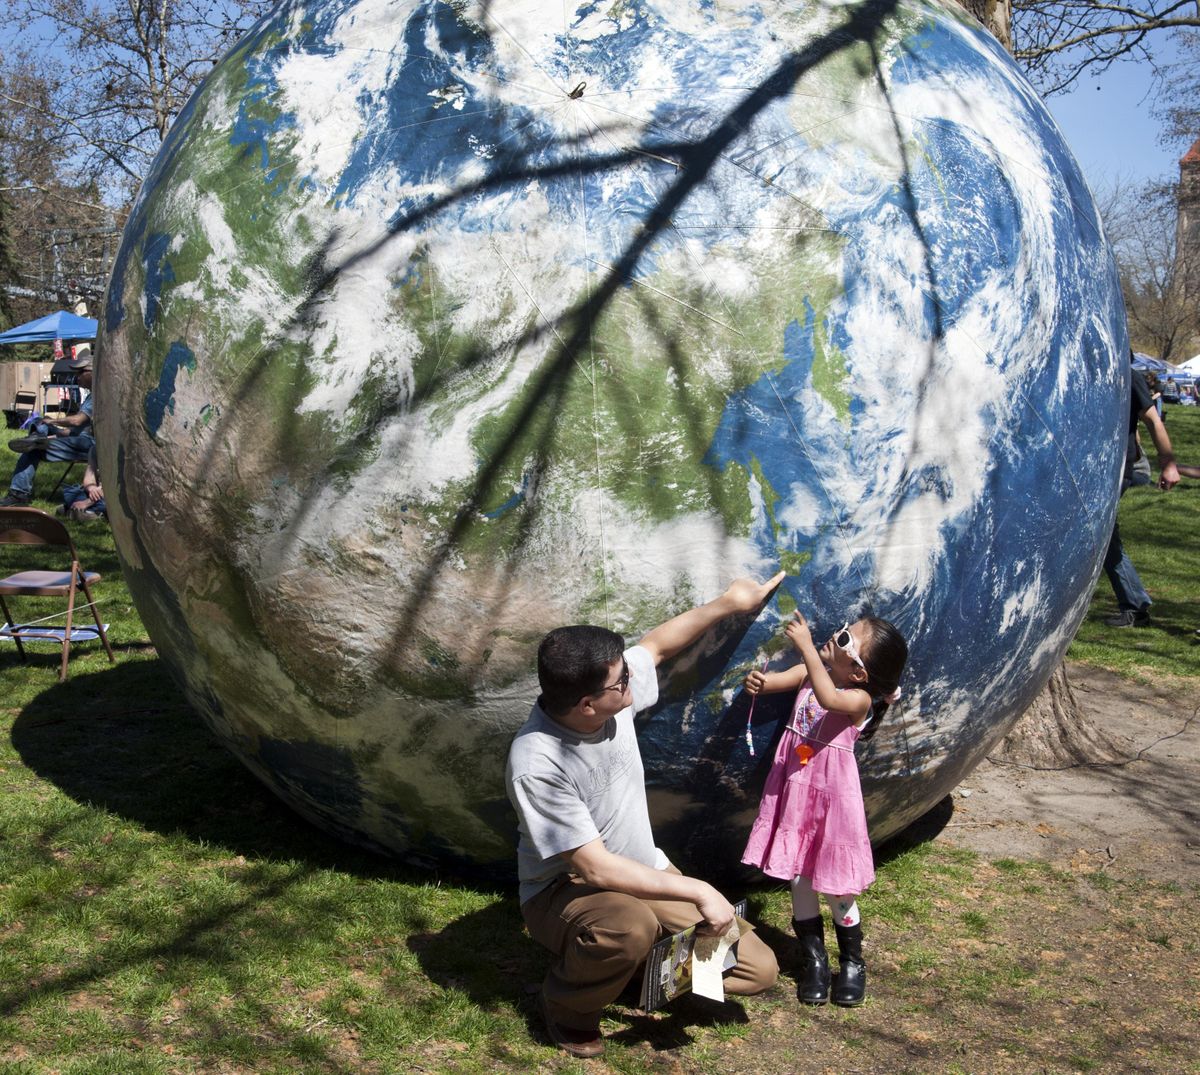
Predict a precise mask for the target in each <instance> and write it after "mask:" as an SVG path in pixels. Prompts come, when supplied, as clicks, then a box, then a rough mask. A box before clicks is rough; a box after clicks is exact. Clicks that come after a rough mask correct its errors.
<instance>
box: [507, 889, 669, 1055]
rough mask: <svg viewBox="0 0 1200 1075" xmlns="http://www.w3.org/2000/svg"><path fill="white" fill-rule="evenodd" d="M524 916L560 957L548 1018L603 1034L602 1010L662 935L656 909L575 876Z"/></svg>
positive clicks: (548, 995)
mask: <svg viewBox="0 0 1200 1075" xmlns="http://www.w3.org/2000/svg"><path fill="white" fill-rule="evenodd" d="M521 914H522V916H523V917H524V919H525V924H526V926H528V927H529V932H530V934H531V935H532V937H533V939H534V940H535V941H537V942H538V943H539V944H541V945H543V946H544V947H546V948H548V949H550V951H551V952H553V953H554V954H555V955H556V956H557V957H558V958H557V960H556V962H555V963H554V964H553V965H552V966H551V968H550V970H549V971H548V972H547V974H546V978H545V980H544V982H543V983H542V996H543V997H544V1001H545V1007H546V1014H547V1016H548V1018H549V1019H551V1020H553V1021H554V1022H555V1023H559V1024H561V1025H562V1026H564V1027H568V1028H571V1029H574V1030H578V1031H585V1032H590V1033H591V1034H592V1035H593V1036H596V1037H598V1035H599V1028H600V1013H601V1012H602V1011H603V1010H604V1008H605V1007H607V1006H608V1005H609V1004H611V1003H612V1002H613V1001H614V1000H616V998H617V997H618V996H619V995H620V993H621V990H622V989H624V988H625V986H626V985H627V984H628V982H629V979H630V978H632V977H633V973H634V971H636V970H637V968H638V967H639V966H640V965H641V964H642V963H643V962H644V961H645V959H646V954H647V953H648V952H649V951H650V946H651V945H653V944H654V942H655V941H656V940H657V939H658V920H657V919H656V918H655V916H654V914H653V912H652V911H651V910H650V909H649V907H647V905H646V904H644V903H643V902H642V901H641V900H639V899H636V898H635V897H633V896H626V895H623V894H622V893H619V892H609V891H607V890H605V889H599V888H593V887H592V886H591V885H588V884H585V883H584V882H583V881H581V880H580V879H579V878H574V877H573V878H564V879H563V880H561V881H557V882H555V883H554V884H552V885H551V886H550V887H549V888H547V889H545V890H543V891H542V892H539V893H538V894H537V895H536V896H534V897H533V898H532V899H531V900H528V901H526V902H525V903H524V904H523V905H522V906H521ZM551 1033H552V1035H553V1029H552V1030H551ZM559 1044H562V1042H559Z"/></svg>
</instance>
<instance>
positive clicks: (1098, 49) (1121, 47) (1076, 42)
mask: <svg viewBox="0 0 1200 1075" xmlns="http://www.w3.org/2000/svg"><path fill="white" fill-rule="evenodd" d="M1195 27H1200V4H1198V3H1197V0H1148V2H1146V3H1143V4H1112V3H1104V2H1102V0H1013V15H1012V31H1013V55H1014V56H1016V58H1017V59H1018V60H1019V61H1020V62H1021V64H1022V66H1023V67H1024V68H1025V71H1026V73H1027V74H1028V75H1029V76H1030V78H1031V80H1032V81H1033V82H1034V84H1035V85H1036V86H1037V87H1038V89H1040V90H1041V91H1042V93H1043V94H1046V95H1050V94H1054V93H1061V92H1063V91H1064V90H1066V89H1068V88H1070V87H1071V86H1072V85H1073V84H1074V83H1075V81H1076V80H1077V79H1078V78H1079V77H1080V76H1081V75H1083V74H1084V73H1085V72H1092V73H1096V72H1100V71H1104V70H1105V69H1107V68H1108V67H1109V65H1111V64H1112V63H1113V62H1115V61H1117V60H1121V59H1138V60H1142V61H1145V62H1148V63H1151V64H1153V63H1154V62H1155V61H1154V56H1153V55H1152V53H1151V51H1150V48H1149V45H1148V42H1147V39H1148V37H1149V36H1150V35H1152V34H1161V33H1171V32H1174V33H1179V32H1180V31H1181V30H1185V29H1188V28H1195Z"/></svg>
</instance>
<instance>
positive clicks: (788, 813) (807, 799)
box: [742, 685, 875, 896]
mask: <svg viewBox="0 0 1200 1075" xmlns="http://www.w3.org/2000/svg"><path fill="white" fill-rule="evenodd" d="M805 729H807V732H806V731H805ZM857 739H858V729H857V728H856V727H855V726H854V724H853V723H852V722H851V720H850V718H849V717H848V716H847V715H846V714H845V713H838V712H837V711H836V710H826V709H823V708H822V707H821V706H820V705H819V704H818V703H817V700H816V698H815V697H813V692H812V688H811V687H809V686H807V685H806V686H804V687H802V688H801V689H800V692H799V693H798V694H797V696H796V704H795V706H794V708H793V709H792V716H791V719H790V720H789V721H788V726H787V730H786V731H785V732H784V733H783V737H782V738H781V739H780V740H779V747H778V748H777V749H776V751H775V762H774V764H773V765H772V766H771V772H770V774H769V775H768V776H767V783H766V786H765V787H764V788H763V795H762V803H761V804H760V805H759V808H758V818H757V819H756V820H755V822H754V827H753V828H752V829H751V830H750V839H749V840H748V841H747V842H746V850H745V852H744V853H743V855H742V861H743V862H744V863H746V865H748V866H757V867H758V868H759V869H760V870H762V871H763V873H765V874H766V875H767V876H768V877H778V878H781V879H783V880H785V881H790V880H791V879H792V878H793V877H797V876H800V877H806V878H808V880H809V882H810V883H811V885H812V887H813V888H814V889H815V890H816V891H817V892H825V893H828V894H829V895H831V896H848V895H857V894H858V893H859V892H862V891H863V889H865V888H866V887H867V886H868V885H869V884H870V883H871V882H872V881H874V880H875V860H874V858H873V857H872V856H871V840H870V837H869V836H868V834H867V814H866V810H865V808H864V807H863V797H862V787H861V785H860V784H859V782H858V762H857V761H855V759H854V744H855V741H856V740H857ZM802 743H806V744H807V745H808V746H809V747H810V748H811V749H812V752H813V753H812V756H811V757H810V758H809V759H808V763H807V764H803V763H802V760H801V758H800V757H799V755H797V753H796V747H797V746H799V745H800V744H802Z"/></svg>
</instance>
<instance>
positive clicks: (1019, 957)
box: [0, 408, 1200, 1075]
mask: <svg viewBox="0 0 1200 1075" xmlns="http://www.w3.org/2000/svg"><path fill="white" fill-rule="evenodd" d="M1168 428H1169V430H1170V431H1171V434H1172V436H1173V437H1174V438H1175V439H1176V441H1177V445H1178V451H1179V455H1180V458H1181V459H1183V460H1185V461H1189V462H1193V461H1194V462H1196V463H1198V464H1200V413H1196V412H1195V411H1191V412H1185V411H1184V410H1183V409H1182V408H1173V409H1172V410H1171V412H1170V418H1169V423H1168ZM0 456H8V457H10V458H5V459H2V460H0V480H3V479H7V477H8V474H9V472H10V470H11V465H12V459H11V453H8V452H7V451H6V450H5V449H2V448H0ZM57 469H58V468H56V467H50V466H46V467H43V468H42V473H41V474H40V475H39V491H42V492H46V491H48V490H49V487H50V486H51V485H52V484H53V481H54V480H55V478H56V477H57V475H56V473H55V471H56V470H57ZM41 506H43V507H46V506H47V505H46V504H45V503H42V504H41ZM1120 511H1121V523H1122V531H1123V533H1124V534H1125V535H1126V541H1127V545H1128V547H1129V549H1130V551H1131V554H1132V556H1133V558H1134V560H1135V562H1136V563H1137V565H1138V567H1139V570H1141V571H1142V574H1143V578H1144V580H1145V582H1146V584H1147V586H1148V588H1149V589H1150V590H1151V592H1152V594H1153V595H1154V597H1155V601H1156V604H1155V610H1154V624H1153V625H1152V626H1151V627H1150V628H1147V629H1138V630H1127V631H1112V630H1110V629H1105V628H1103V627H1102V626H1101V625H1100V620H1101V618H1102V617H1103V616H1104V615H1106V614H1108V613H1109V612H1111V611H1112V610H1113V601H1112V596H1111V592H1110V591H1109V590H1108V588H1107V584H1106V583H1105V582H1104V581H1103V580H1101V582H1100V584H1099V585H1098V587H1097V592H1096V597H1095V599H1094V601H1093V607H1092V610H1091V611H1090V612H1089V614H1088V618H1087V621H1086V623H1085V624H1084V626H1083V629H1082V630H1081V631H1080V636H1079V640H1078V641H1077V642H1076V644H1075V646H1074V647H1073V649H1072V652H1071V656H1072V657H1073V658H1075V659H1079V660H1085V661H1091V662H1093V663H1097V664H1102V665H1105V666H1107V667H1112V668H1114V669H1117V670H1118V671H1120V672H1122V673H1123V674H1126V675H1131V676H1133V675H1143V676H1144V675H1153V674H1154V673H1155V672H1157V671H1169V672H1172V673H1175V674H1181V675H1185V676H1191V677H1196V678H1197V679H1200V645H1198V640H1197V639H1196V637H1195V636H1194V634H1193V632H1194V630H1195V628H1196V627H1197V626H1200V604H1198V603H1197V599H1198V595H1200V581H1198V576H1197V564H1198V563H1200V558H1198V556H1197V552H1198V549H1197V543H1198V541H1200V538H1198V536H1197V535H1198V532H1200V526H1197V522H1198V521H1200V483H1195V482H1188V483H1186V484H1185V486H1184V487H1181V489H1179V490H1177V491H1175V492H1173V493H1171V494H1169V495H1163V494H1159V493H1156V492H1154V491H1153V490H1135V491H1134V492H1132V493H1131V494H1129V495H1128V496H1126V497H1125V498H1124V501H1123V502H1122V504H1121V508H1120ZM72 531H73V533H74V534H75V535H76V538H77V541H78V544H79V547H80V550H81V555H82V558H83V560H84V562H85V564H87V565H88V566H89V567H91V568H93V569H94V570H99V571H100V572H101V573H102V574H104V576H105V581H104V582H102V583H101V584H100V586H99V588H98V592H97V597H98V598H100V599H101V600H102V602H103V603H102V606H101V608H102V613H103V618H104V619H105V621H107V622H109V623H111V624H112V628H111V634H112V640H113V644H114V647H115V649H116V651H117V664H116V665H115V666H112V665H109V663H108V661H107V660H106V659H105V657H104V655H103V653H102V651H101V650H100V649H99V647H98V646H97V645H95V644H89V645H86V646H81V647H80V648H79V649H78V650H77V653H76V656H75V657H73V658H72V662H71V678H70V680H69V681H68V683H67V684H65V685H59V684H58V683H57V682H56V664H57V656H56V653H55V651H53V650H50V649H46V648H44V647H43V648H41V649H40V650H39V654H40V655H39V656H37V657H35V658H34V659H33V660H32V661H31V662H30V664H29V665H27V666H21V665H20V664H18V663H17V661H16V656H15V652H14V651H13V649H12V647H11V646H7V647H6V648H0V683H2V686H3V689H2V691H0V706H2V708H0V722H2V723H3V731H4V735H3V737H0V790H2V793H3V808H2V809H0V1073H22V1075H23V1073H30V1075H33V1073H43V1072H51V1071H59V1072H64V1073H66V1072H70V1073H75V1072H78V1073H89V1075H90V1073H102V1072H113V1073H121V1075H126V1073H137V1072H162V1073H168V1072H254V1073H259V1072H296V1071H303V1072H314V1073H317V1072H320V1073H326V1072H329V1073H340V1072H347V1073H349V1072H391V1071H405V1072H407V1071H427V1072H442V1071H445V1072H491V1071H496V1070H503V1071H513V1072H524V1071H535V1070H536V1071H578V1072H583V1071H620V1072H664V1073H666V1072H692V1071H705V1072H708V1071H711V1072H734V1071H746V1072H751V1071H766V1072H774V1071H779V1072H785V1071H787V1072H793V1071H809V1070H813V1071H821V1070H837V1071H847V1070H859V1071H887V1072H901V1071H912V1072H927V1071H939V1072H940V1071H946V1072H952V1071H961V1072H990V1071H1014V1072H1026V1071H1033V1070H1045V1071H1129V1070H1140V1071H1155V1072H1161V1071H1200V1064H1198V1062H1197V1059H1196V1058H1197V1057H1200V1031H1198V1030H1197V1026H1198V1021H1197V1018H1196V1017H1197V1012H1196V991H1195V984H1194V979H1193V980H1192V982H1191V984H1190V985H1189V984H1188V978H1187V976H1186V975H1184V974H1182V973H1181V972H1180V968H1181V967H1187V966H1192V967H1194V966H1195V965H1196V962H1197V941H1196V940H1195V938H1196V937H1197V936H1200V912H1198V911H1197V906H1198V902H1197V900H1196V895H1197V893H1196V892H1195V891H1194V890H1191V889H1188V888H1186V887H1182V886H1170V885H1158V884H1149V883H1141V882H1139V881H1136V880H1127V879H1126V880H1123V879H1120V878H1115V877H1111V876H1109V875H1108V874H1105V873H1103V872H1102V871H1091V872H1088V871H1080V872H1071V871H1065V872H1064V871H1061V870H1056V869H1053V868H1051V867H1048V866H1045V865H1039V864H1033V863H1025V862H1019V861H1015V860H1005V861H1002V862H987V861H984V860H982V859H980V858H978V857H977V856H975V855H974V854H972V853H970V852H967V851H963V850H959V849H955V848H952V847H947V846H944V845H942V844H933V843H920V842H918V843H899V844H895V845H893V846H891V847H889V848H887V849H884V850H883V852H882V853H881V855H880V863H879V866H878V869H879V880H878V882H877V883H876V885H875V886H874V887H873V888H872V890H871V893H870V894H869V897H867V900H868V901H869V908H868V909H866V910H867V914H868V915H869V919H868V926H869V932H868V949H869V954H870V960H871V966H872V968H873V969H872V975H873V977H872V985H871V996H870V999H869V1000H868V1003H867V1004H866V1005H865V1006H864V1007H863V1008H861V1009H857V1010H854V1011H842V1010H840V1009H837V1010H835V1009H832V1008H825V1009H817V1010H807V1009H804V1010H802V1009H800V1008H798V1006H797V1004H796V1002H795V998H794V993H793V992H792V986H791V983H790V982H789V981H787V980H783V981H781V984H780V986H779V987H777V988H776V990H775V991H773V992H772V993H770V994H768V995H767V996H765V997H763V998H757V999H754V1000H751V1001H748V1002H746V1003H745V1004H744V1005H730V1006H727V1007H726V1008H719V1009H718V1008H715V1007H714V1006H711V1005H707V1004H706V1002H702V1001H698V1000H695V999H686V1000H684V1001H681V1002H677V1003H676V1004H675V1005H673V1006H672V1007H671V1008H670V1009H668V1010H667V1011H666V1012H665V1013H662V1014H657V1015H654V1016H650V1017H647V1016H642V1015H640V1014H638V1013H637V1012H635V1011H633V1010H631V1009H625V1008H620V1007H615V1008H614V1009H612V1019H611V1020H610V1021H609V1023H608V1025H607V1026H606V1030H607V1031H608V1033H609V1048H608V1052H607V1054H606V1057H605V1059H604V1061H602V1062H592V1063H590V1064H581V1063H577V1062H574V1061H571V1060H569V1059H568V1058H566V1057H565V1056H563V1055H562V1054H560V1053H558V1052H557V1051H555V1050H553V1049H551V1048H549V1047H547V1046H546V1045H545V1044H544V1043H543V1041H542V1039H541V1037H540V1035H539V1032H538V1029H537V1020H536V1019H535V1018H534V1017H533V1015H532V1003H531V1001H530V999H529V997H528V996H527V995H526V993H525V992H524V989H523V986H524V985H525V984H526V983H535V982H537V981H538V980H539V979H540V977H541V974H542V973H543V970H544V967H545V958H544V956H543V954H542V952H541V951H540V950H539V949H538V948H537V946H536V945H534V944H533V943H532V942H531V941H530V940H529V939H528V938H526V937H525V936H523V934H522V932H521V924H520V914H519V911H518V908H517V906H516V900H515V894H514V892H513V891H512V890H509V889H493V888H490V887H486V886H480V885H478V884H475V883H472V882H471V881H470V880H469V879H463V878H455V877H450V876H438V875H434V874H430V873H427V872H417V871H415V870H411V869H408V868H406V867H404V866H401V865H398V864H396V863H393V862H390V861H387V860H383V859H380V858H376V857H373V856H370V855H366V854H363V853H359V852H356V851H355V850H353V849H352V848H348V847H347V846H345V845H343V844H340V843H337V842H335V841H333V840H331V839H329V838H327V837H325V836H324V835H322V834H321V833H319V832H317V831H316V830H314V829H312V828H311V827H309V826H308V825H306V824H305V823H304V822H302V821H300V820H298V819H297V818H296V816H295V815H293V814H292V813H291V812H290V811H288V810H287V809H285V808H284V807H283V806H282V805H280V804H279V803H278V802H277V801H276V800H275V799H274V798H273V797H272V796H271V795H270V794H269V793H267V792H266V791H265V790H264V789H263V788H262V787H261V786H260V785H259V784H258V783H257V782H256V781H255V780H254V779H253V778H252V777H251V776H250V775H249V773H248V772H247V770H245V769H244V768H243V767H242V766H241V765H240V764H239V763H238V762H237V761H235V760H234V759H233V758H232V756H231V755H229V754H228V753H227V752H226V751H225V750H224V749H223V748H222V747H221V746H220V745H219V744H218V743H217V742H216V741H215V740H214V739H213V738H212V736H211V735H210V734H209V733H208V732H207V730H206V729H205V728H204V727H203V726H202V725H201V724H200V723H199V721H198V720H197V719H196V718H195V717H194V715H193V714H192V713H191V711H190V709H189V708H188V707H187V705H186V704H185V703H184V701H183V699H182V697H181V695H180V694H179V692H178V690H177V689H176V687H175V685H174V683H173V682H172V680H171V679H170V677H169V676H168V675H167V674H166V672H165V670H164V669H163V667H162V665H161V663H160V662H159V661H158V660H157V658H156V656H155V654H154V651H153V649H152V647H151V646H150V644H149V642H148V639H147V638H146V635H145V632H144V630H143V629H142V626H141V623H140V621H139V619H138V617H137V614H136V612H135V611H134V609H133V607H132V603H131V602H130V599H129V594H128V591H127V590H126V589H125V586H124V584H123V582H122V581H121V578H120V572H119V569H118V566H117V563H116V559H115V556H114V553H113V550H112V545H111V537H110V535H109V532H108V530H107V528H106V527H105V526H103V525H83V524H72ZM1069 539H1070V535H1064V540H1069ZM0 557H2V559H0V570H3V569H4V568H5V566H6V565H7V564H10V563H11V562H12V556H11V553H9V552H6V550H2V549H0ZM25 607H26V609H32V608H33V607H34V606H33V604H30V605H28V606H25ZM37 607H40V604H39V605H38V606H37ZM16 611H17V615H18V616H20V615H22V608H21V607H18V609H17V610H16ZM29 614H30V615H32V614H33V613H31V612H30V613H29ZM751 906H752V915H751V917H752V918H753V919H755V920H756V921H757V922H758V923H759V928H760V930H761V931H762V932H763V935H764V937H765V938H766V939H767V940H768V941H769V942H770V943H771V944H772V945H773V946H775V947H776V949H777V951H779V952H780V956H781V962H782V964H783V966H784V970H785V972H787V971H789V970H790V969H791V967H792V966H793V965H794V964H793V960H794V949H793V947H792V944H791V941H790V940H789V938H788V920H789V917H790V914H789V910H790V909H789V906H788V902H787V898H786V894H785V893H784V891H783V890H781V889H780V888H778V887H771V888H763V889H759V890H756V891H754V892H752V894H751ZM1132 968H1137V974H1136V975H1135V974H1134V973H1133V971H1132Z"/></svg>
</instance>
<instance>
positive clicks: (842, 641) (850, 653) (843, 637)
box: [833, 623, 867, 672]
mask: <svg viewBox="0 0 1200 1075" xmlns="http://www.w3.org/2000/svg"><path fill="white" fill-rule="evenodd" d="M833 644H834V645H835V646H837V648H838V649H840V650H841V651H842V652H843V653H844V654H845V655H846V656H847V657H849V658H850V660H852V661H853V662H854V663H855V664H856V665H858V667H859V668H861V669H862V670H863V671H864V672H865V671H866V670H867V666H866V665H865V664H863V662H862V658H861V657H860V656H859V655H858V643H856V642H855V641H854V636H853V635H852V634H851V633H850V624H848V623H843V624H842V626H841V628H840V629H839V630H838V631H837V632H836V633H835V634H834V636H833Z"/></svg>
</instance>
